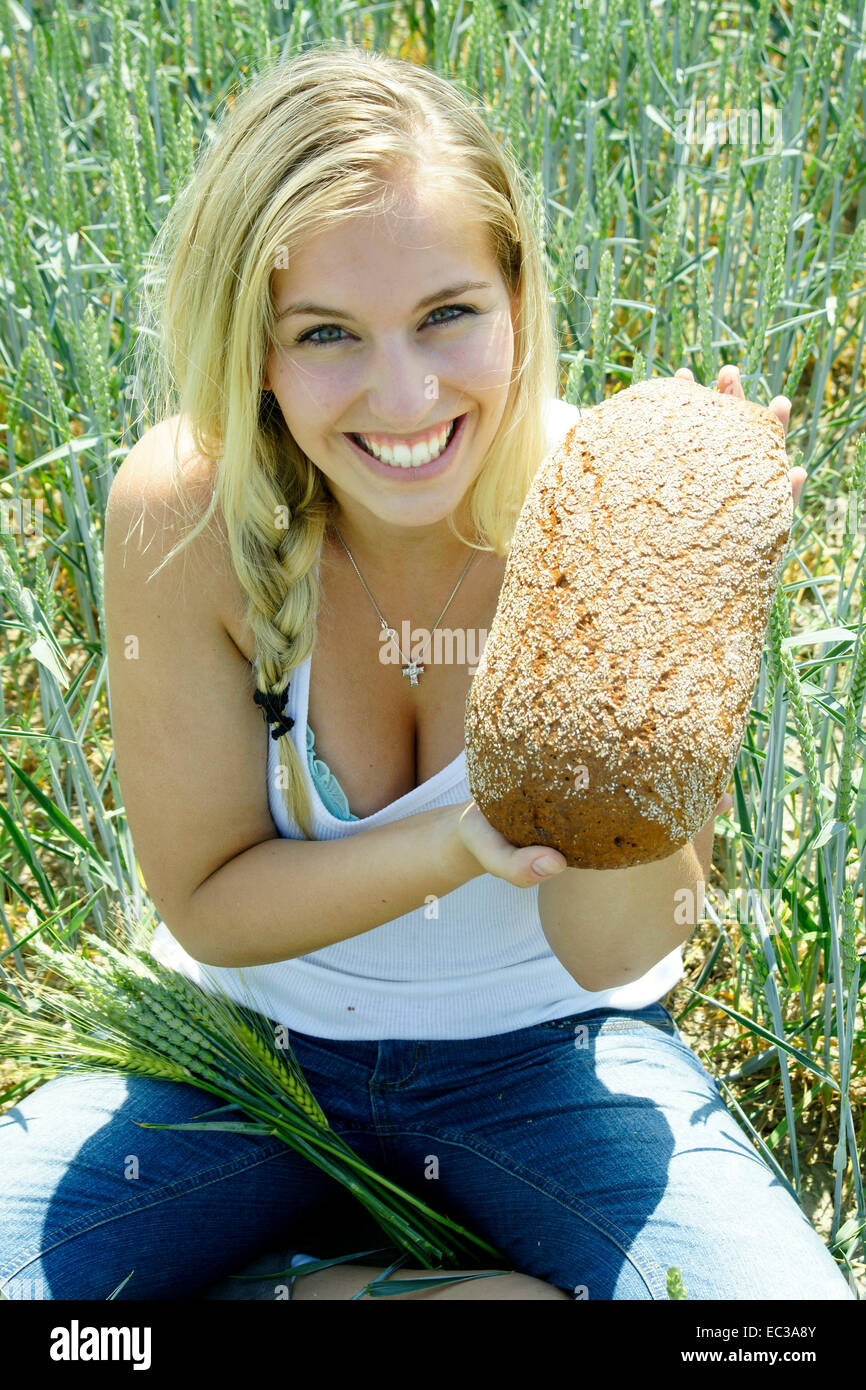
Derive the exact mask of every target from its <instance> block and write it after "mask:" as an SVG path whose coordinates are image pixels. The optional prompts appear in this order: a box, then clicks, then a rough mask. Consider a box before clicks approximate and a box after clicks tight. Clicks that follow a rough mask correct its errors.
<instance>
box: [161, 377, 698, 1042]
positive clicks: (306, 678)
mask: <svg viewBox="0 0 866 1390" xmlns="http://www.w3.org/2000/svg"><path fill="white" fill-rule="evenodd" d="M548 418H549V421H550V424H551V429H550V439H551V444H552V443H554V442H555V441H556V438H558V437H561V435H563V434H564V433H565V432H566V430H567V429H568V428H570V426H571V424H572V423H573V422H574V420H575V419H576V418H577V409H576V407H573V406H565V405H564V404H563V403H562V402H560V401H552V402H550V414H549V417H548ZM311 660H312V658H311V657H308V658H307V660H306V661H305V662H303V663H302V664H301V665H300V666H298V667H296V668H295V670H294V671H293V672H292V678H291V682H290V686H289V700H288V706H287V712H288V714H289V715H290V716H291V717H292V718H293V719H294V721H295V723H294V727H293V728H292V730H291V733H290V735H289V736H290V738H291V739H292V741H293V742H294V745H295V748H296V749H297V752H298V757H299V759H300V763H301V766H302V768H303V769H304V775H305V777H306V779H307V788H308V791H309V795H310V804H311V807H312V815H313V829H314V834H315V838H316V839H317V840H338V839H341V838H342V837H343V836H345V835H359V834H363V833H364V831H365V830H368V829H372V828H373V827H375V826H379V825H388V824H390V823H391V822H392V821H398V820H402V819H404V817H406V816H412V815H417V814H418V813H419V812H421V811H428V810H431V809H432V808H434V807H439V806H452V805H456V804H457V803H458V802H462V801H469V800H470V798H471V792H470V790H469V782H468V778H467V773H466V752H465V749H461V751H460V753H458V755H457V757H456V758H455V759H454V760H453V762H450V763H449V764H448V766H447V767H444V768H442V769H441V770H440V771H439V772H437V773H436V775H435V776H434V777H430V778H428V780H427V781H426V782H422V783H421V785H420V786H418V787H415V788H413V790H412V791H410V792H407V793H406V795H405V796H401V797H400V798H399V799H398V800H397V801H393V802H391V804H390V805H389V806H383V807H382V808H381V810H379V811H375V812H374V813H373V814H372V815H370V816H363V817H361V818H360V819H358V820H352V821H345V820H340V819H339V818H338V817H336V816H334V815H333V814H332V813H331V812H330V811H329V810H328V809H327V807H326V806H325V804H324V802H323V800H322V798H321V796H320V795H319V792H318V789H317V787H316V784H315V782H314V781H313V778H312V777H311V775H310V772H309V767H308V763H307V742H306V729H307V704H308V695H309V687H310V666H311ZM262 735H263V739H265V740H266V742H267V752H266V753H265V751H264V749H263V757H262V763H263V767H262V772H263V775H266V776H267V788H268V804H269V807H270V812H271V816H272V818H273V821H274V825H275V827H276V829H277V830H278V831H279V833H280V835H281V836H282V837H283V838H286V839H302V838H303V836H302V834H301V831H300V828H299V826H298V825H297V822H296V821H295V820H294V818H293V819H292V820H291V822H290V821H289V818H288V815H287V812H286V808H285V803H284V800H283V793H282V791H281V790H280V789H279V788H278V787H277V785H276V782H277V778H276V766H277V763H276V754H277V745H276V742H275V740H274V739H272V738H271V737H270V730H269V729H268V728H267V727H266V726H265V725H264V724H263V726H262ZM291 911H292V908H291V903H290V902H287V905H286V926H287V934H288V929H289V926H290V922H291ZM150 950H151V952H152V954H153V955H154V956H155V957H156V959H157V960H161V961H163V962H164V963H165V964H166V965H170V966H172V967H173V968H174V969H176V970H179V971H180V972H181V974H183V975H186V976H188V977H189V978H190V979H191V980H194V981H195V982H196V983H198V984H200V985H201V986H202V987H203V988H205V989H208V988H209V987H213V986H214V985H215V987H216V988H217V989H219V990H223V991H224V992H225V993H226V994H228V995H229V997H230V998H232V999H233V1000H235V1001H236V1002H238V1003H240V1004H245V1005H247V1006H248V1007H251V1008H254V1009H257V1010H258V1011H259V1012H260V1013H263V1014H265V1015H266V1016H267V1017H268V1018H272V1019H275V1020H276V1021H277V1022H279V1023H282V1024H285V1026H286V1027H287V1028H289V1029H290V1030H292V1029H294V1030H296V1031H298V1032H301V1033H309V1034H311V1035H313V1036H315V1037H322V1038H336V1039H340V1038H345V1039H367V1040H370V1039H373V1040H381V1039H385V1038H409V1039H434V1038H479V1037H485V1036H487V1035H490V1034H493V1033H508V1032H511V1031H512V1030H514V1029H516V1028H527V1027H529V1026H530V1025H532V1024H535V1023H542V1022H546V1021H547V1020H548V1019H552V1018H562V1017H563V1016H565V1015H567V1014H575V1013H585V1012H587V1011H589V1010H590V1009H600V1008H606V1007H609V1008H616V1009H641V1008H644V1007H645V1006H646V1005H647V1004H651V1003H654V1002H655V1001H656V1000H658V999H660V998H662V997H663V996H664V995H665V994H667V992H668V991H669V990H670V989H672V988H673V986H674V985H675V984H676V983H677V981H678V980H679V979H680V978H681V977H682V973H683V964H682V954H681V949H680V948H679V947H677V948H676V949H675V950H673V951H671V952H670V953H669V954H668V955H667V956H665V957H664V958H663V959H662V960H660V961H659V962H658V963H657V964H656V965H655V966H653V968H652V969H651V970H649V971H648V972H647V973H646V974H645V975H642V976H641V977H640V979H638V980H635V981H633V982H632V983H631V984H628V985H621V986H619V987H617V988H615V989H607V990H599V991H595V992H593V991H590V990H585V989H582V988H581V986H580V985H579V984H578V983H577V982H576V981H575V980H574V979H573V977H572V976H571V975H570V974H569V972H568V971H567V970H566V969H565V967H564V966H563V965H562V964H561V963H560V961H559V960H558V958H557V957H556V956H555V955H554V953H553V951H552V950H551V948H550V946H549V945H548V943H547V938H546V937H545V935H544V931H543V929H542V925H541V919H540V917H539V915H538V887H537V886H535V887H532V888H515V887H513V886H512V885H511V884H510V883H506V882H505V880H504V879H501V878H496V877H494V876H493V875H491V874H486V873H485V874H480V875H479V876H478V877H477V878H473V879H470V880H469V882H468V883H465V884H463V886H462V887H460V888H456V889H455V890H454V891H453V892H451V893H447V894H445V896H444V897H441V898H435V897H434V896H433V895H432V894H431V895H430V898H429V900H428V901H427V902H426V903H425V904H423V905H422V906H420V907H418V908H416V909H414V910H413V911H412V912H407V913H404V914H403V916H402V917H395V918H394V919H393V920H391V921H388V922H383V923H382V924H381V926H378V927H374V928H372V929H371V930H369V931H366V932H362V933H361V934H360V935H359V936H353V937H350V938H349V939H348V940H346V941H338V942H336V943H335V944H334V945H332V946H325V947H322V948H321V949H320V950H318V951H311V952H310V953H309V954H308V955H305V956H296V957H295V958H294V959H291V960H284V961H275V962H273V963H272V964H269V965H256V966H243V967H236V968H228V967H223V966H213V965H204V964H201V963H200V962H198V961H196V960H194V959H193V958H192V957H191V956H190V955H189V954H188V953H187V952H186V951H185V950H184V949H183V947H182V946H181V945H180V943H179V942H178V941H177V940H176V939H175V937H173V936H172V934H171V932H170V931H169V930H168V927H167V926H166V925H165V923H164V922H160V923H159V925H158V926H157V928H156V930H155V931H154V933H153V937H152V940H151V945H150ZM211 982H213V985H212V984H211Z"/></svg>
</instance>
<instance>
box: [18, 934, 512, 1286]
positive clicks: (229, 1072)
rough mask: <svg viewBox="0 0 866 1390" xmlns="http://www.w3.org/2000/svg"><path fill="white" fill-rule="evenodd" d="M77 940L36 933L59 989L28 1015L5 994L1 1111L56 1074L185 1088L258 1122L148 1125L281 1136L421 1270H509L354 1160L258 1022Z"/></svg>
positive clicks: (38, 998) (97, 944) (134, 960)
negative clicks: (8, 1076) (22, 1068)
mask: <svg viewBox="0 0 866 1390" xmlns="http://www.w3.org/2000/svg"><path fill="white" fill-rule="evenodd" d="M52 934H53V935H54V933H52ZM56 939H57V940H58V941H60V938H56ZM82 941H83V942H84V943H86V945H87V947H88V948H89V951H88V954H87V955H85V954H83V953H82V952H80V951H75V950H72V949H70V948H69V947H68V946H63V947H62V948H61V947H55V946H51V945H49V944H48V942H47V941H46V940H45V939H44V938H43V937H42V936H41V935H40V933H38V932H37V933H34V934H33V936H32V937H31V938H30V945H31V946H32V948H33V950H34V951H35V952H36V953H37V954H38V955H39V956H40V957H41V959H42V960H43V961H44V963H45V965H46V966H48V967H49V968H50V970H51V971H52V972H53V973H54V974H56V975H57V976H59V977H60V980H61V982H62V985H61V987H56V986H54V985H49V984H47V983H45V982H44V981H40V982H38V983H32V982H31V985H30V994H29V997H26V998H25V1003H24V1005H23V1006H22V1005H21V1004H20V1003H19V1002H18V1001H17V1000H15V999H13V998H12V997H11V996H9V995H7V994H5V993H0V1010H5V1011H6V1013H7V1023H6V1026H5V1028H4V1030H3V1032H4V1034H5V1035H6V1036H4V1039H3V1052H4V1055H5V1056H6V1057H8V1058H15V1059H16V1060H18V1061H20V1062H22V1063H24V1064H29V1066H28V1070H27V1076H26V1079H25V1080H24V1081H18V1082H17V1083H16V1084H15V1086H14V1087H12V1088H11V1089H10V1090H7V1091H6V1092H5V1093H2V1094H0V1105H4V1104H8V1103H9V1101H10V1099H11V1098H12V1097H13V1095H14V1094H19V1095H20V1094H21V1093H23V1092H24V1091H27V1090H30V1089H32V1087H33V1084H34V1082H41V1081H45V1080H49V1079H50V1078H51V1077H53V1076H56V1075H57V1074H58V1073H60V1072H69V1071H87V1070H93V1069H96V1070H110V1071H128V1072H132V1073H135V1074H137V1075H139V1076H149V1077H156V1078H161V1079H164V1080H168V1081H182V1082H186V1083H187V1084H189V1085H193V1086H198V1087H200V1088H201V1089H202V1090H205V1091H209V1092H211V1093H212V1094H213V1095H215V1096H219V1097H221V1098H222V1099H223V1100H224V1101H226V1103H227V1107H231V1106H236V1107H237V1108H239V1109H240V1110H242V1111H244V1112H245V1113H246V1114H247V1115H248V1116H249V1117H250V1119H251V1120H252V1121H253V1122H254V1123H252V1124H249V1123H244V1122H240V1121H237V1122H236V1121H229V1120H216V1121H204V1122H201V1123H199V1124H185V1125H158V1124H153V1125H145V1126H144V1127H145V1128H152V1129H176V1128H181V1129H191V1128H199V1129H210V1128H219V1129H231V1130H235V1131H239V1132H245V1133H250V1134H260V1135H275V1136H277V1137H278V1138H280V1139H281V1140H282V1141H283V1142H284V1143H285V1144H287V1145H288V1146H289V1148H292V1149H294V1150H295V1151H296V1152H298V1153H301V1154H303V1155H304V1156H305V1157H306V1158H308V1159H309V1161H310V1162H311V1163H313V1164H315V1165H316V1167H318V1168H320V1169H322V1171H323V1172H325V1173H328V1174H329V1175H330V1176H331V1177H333V1178H334V1179H335V1180H336V1181H337V1182H339V1183H341V1184H342V1186H343V1187H345V1188H347V1189H348V1191H349V1192H351V1193H352V1194H353V1196H355V1197H356V1198H357V1200H358V1201H359V1202H360V1203H361V1204H362V1206H364V1207H365V1208H366V1209H367V1211H368V1212H369V1213H370V1214H371V1215H372V1216H373V1217H374V1219H375V1220H376V1221H377V1222H378V1224H379V1225H380V1226H381V1228H382V1230H383V1231H384V1232H385V1233H386V1235H387V1236H388V1239H389V1241H390V1242H391V1244H392V1245H393V1246H395V1247H396V1248H397V1249H398V1250H401V1251H403V1252H406V1254H407V1255H411V1256H413V1257H414V1258H415V1259H416V1260H418V1262H419V1263H420V1264H421V1265H423V1266H424V1267H425V1268H434V1267H442V1266H444V1267H451V1268H454V1267H456V1266H458V1265H461V1264H463V1265H466V1264H467V1263H469V1264H471V1263H473V1262H474V1263H476V1264H478V1263H484V1264H488V1265H491V1266H496V1267H497V1268H498V1269H501V1270H503V1271H504V1270H506V1269H508V1268H510V1266H509V1265H508V1263H507V1261H506V1260H505V1259H504V1257H503V1256H502V1255H501V1254H500V1253H499V1252H498V1251H497V1250H496V1249H495V1248H494V1247H493V1246H491V1245H489V1244H488V1243H487V1242H486V1241H484V1240H482V1239H481V1238H480V1237H478V1236H475V1235H473V1234H472V1233H471V1232H469V1231H467V1230H466V1229H465V1228H464V1227H463V1226H461V1225H460V1224H459V1223H458V1222H455V1221H453V1220H451V1218H449V1217H447V1216H444V1215H442V1214H440V1213H438V1212H436V1211H434V1210H433V1209H432V1208H431V1207H429V1206H427V1204H426V1203H425V1202H423V1201H421V1200H420V1198H417V1197H415V1196H413V1195H412V1194H411V1193H409V1192H407V1191H405V1190H404V1189H403V1188H401V1187H400V1186H399V1185H398V1184H397V1183H394V1182H391V1181H390V1180H389V1179H388V1178H386V1177H384V1176H383V1175H382V1174H380V1173H377V1172H376V1171H375V1170H374V1169H372V1168H370V1167H369V1166H368V1165H367V1164H366V1163H365V1162H364V1161H363V1160H362V1159H361V1158H360V1157H359V1156H358V1155H357V1154H356V1153H354V1152H353V1150H352V1149H351V1148H350V1146H349V1145H348V1144H347V1143H346V1142H345V1140H343V1139H341V1138H340V1136H339V1135H337V1134H336V1133H335V1132H334V1130H333V1129H332V1128H331V1126H330V1124H329V1122H328V1119H327V1116H326V1115H325V1114H324V1112H323V1111H322V1109H321V1107H320V1106H319V1104H318V1102H317V1101H316V1098H315V1096H314V1095H313V1093H312V1091H311V1090H310V1087H309V1085H308V1083H307V1081H306V1079H305V1078H304V1075H303V1072H302V1070H301V1068H300V1066H299V1064H298V1061H297V1059H296V1057H295V1055H294V1052H293V1051H292V1049H291V1047H290V1046H289V1045H288V1044H286V1046H285V1047H283V1046H280V1047H279V1048H277V1045H276V1041H275V1039H273V1038H272V1037H271V1036H270V1033H269V1031H268V1027H267V1024H266V1022H265V1020H264V1018H263V1016H261V1015H258V1014H256V1013H255V1012H254V1011H252V1010H249V1011H248V1010H242V1009H241V1008H240V1007H239V1006H238V1005H237V1004H235V1003H234V1002H233V1001H232V1000H230V999H229V998H228V997H227V996H220V995H218V994H217V993H213V994H212V993H210V992H207V991H205V990H203V989H201V988H200V987H199V986H198V985H196V984H194V983H193V982H192V981H190V980H187V979H185V978H184V977H183V976H181V975H179V974H177V972H175V971H173V970H171V969H169V968H168V967H167V966H165V965H163V964H162V963H161V962H159V961H157V960H156V959H154V958H153V957H151V956H149V955H147V954H146V952H145V951H144V950H143V949H141V948H138V947H132V946H130V945H127V944H125V943H123V942H122V941H120V940H119V939H118V940H116V941H115V942H114V943H112V942H111V941H106V940H102V939H100V938H98V937H96V936H94V935H93V934H91V933H88V932H83V933H82ZM9 1015H12V1016H14V1017H13V1018H11V1019H10V1017H9ZM278 1054H279V1055H278ZM491 1272H494V1271H493V1270H491Z"/></svg>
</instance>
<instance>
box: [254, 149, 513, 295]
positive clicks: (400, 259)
mask: <svg viewBox="0 0 866 1390" xmlns="http://www.w3.org/2000/svg"><path fill="white" fill-rule="evenodd" d="M460 201H463V202H464V203H465V198H464V199H462V200H461V199H459V198H458V196H457V194H456V191H455V189H454V188H453V187H452V188H449V186H448V179H447V175H440V176H439V177H438V178H434V179H432V180H431V181H430V182H429V184H422V185H421V186H420V187H418V186H415V187H409V188H401V189H400V190H399V192H398V196H397V198H396V199H395V202H394V205H393V206H392V207H388V208H387V209H386V210H385V211H384V212H376V213H369V212H361V213H358V212H348V213H345V214H341V215H340V216H339V217H338V218H337V219H336V220H335V221H334V223H333V225H331V226H329V227H327V228H326V229H325V230H323V231H319V232H316V233H314V234H312V235H310V236H309V237H307V238H306V239H304V240H303V242H301V243H300V244H299V245H297V246H296V247H295V249H294V251H293V253H292V254H291V255H290V257H289V265H288V266H287V267H285V268H280V269H276V270H274V271H273V273H272V276H271V286H272V291H273V298H274V304H275V306H276V309H277V311H278V312H279V311H280V310H281V309H283V308H284V307H285V306H286V305H288V304H289V303H291V302H292V301H293V300H296V299H302V298H306V299H310V298H315V299H316V300H317V301H318V302H321V303H324V304H329V305H333V307H335V308H337V307H340V308H342V309H345V310H346V311H347V312H352V311H353V310H355V309H358V310H360V308H361V307H362V306H363V305H364V304H365V303H366V304H368V305H369V304H375V305H377V306H378V305H381V304H382V303H383V302H385V303H393V304H395V305H396V304H398V303H400V302H408V303H409V304H414V303H415V302H416V301H417V300H418V299H420V298H421V297H422V296H423V294H424V292H425V291H428V292H433V291H434V290H436V289H437V288H438V287H439V286H440V285H443V286H444V285H448V284H453V283H456V282H457V281H459V280H461V279H470V278H476V279H482V278H483V279H487V280H491V281H492V282H493V283H494V284H497V285H498V284H504V282H503V281H502V277H501V275H500V274H499V271H498V267H497V265H496V261H495V258H494V256H493V253H492V250H491V246H490V237H489V233H488V231H487V228H486V227H485V226H484V224H483V223H481V222H479V221H478V220H477V219H475V218H473V217H472V216H471V214H469V213H468V212H467V211H466V210H464V212H463V213H462V214H460V215H458V213H457V210H456V209H457V206H458V203H459V202H460Z"/></svg>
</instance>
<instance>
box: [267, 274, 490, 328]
mask: <svg viewBox="0 0 866 1390" xmlns="http://www.w3.org/2000/svg"><path fill="white" fill-rule="evenodd" d="M492 288H493V287H492V285H491V284H490V281H489V280H464V281H463V282H462V283H461V284H459V285H446V287H445V289H444V290H437V291H436V293H435V294H428V295H425V297H424V298H423V299H421V300H419V301H418V303H417V304H416V305H415V308H414V309H413V310H412V313H413V314H417V313H419V312H420V311H421V310H422V309H426V308H427V306H428V304H435V303H436V301H437V300H439V299H452V298H454V297H455V296H456V295H460V294H467V293H468V292H469V291H470V290H489V289H492ZM290 314H321V315H325V316H327V317H329V318H333V319H351V318H352V317H353V315H352V314H345V313H343V311H342V309H329V308H328V307H327V306H326V305H323V304H311V303H310V301H309V300H307V299H301V300H299V301H298V302H297V303H296V304H289V305H287V306H286V308H285V309H281V310H280V312H279V313H278V314H277V319H276V321H277V323H279V321H280V319H284V318H287V317H288V316H289V315H290Z"/></svg>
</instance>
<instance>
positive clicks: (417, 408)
mask: <svg viewBox="0 0 866 1390" xmlns="http://www.w3.org/2000/svg"><path fill="white" fill-rule="evenodd" d="M361 391H362V393H363V394H365V395H366V414H367V416H368V423H369V425H370V427H371V428H372V427H373V422H374V421H375V427H376V428H377V429H380V430H382V432H383V433H391V434H412V433H413V431H416V430H420V429H423V428H424V426H425V424H427V423H428V421H430V420H432V419H435V418H436V401H437V400H438V397H439V378H438V376H437V375H436V373H435V372H432V371H431V369H430V356H429V353H424V352H423V351H422V350H421V348H419V347H417V346H416V345H415V344H413V343H407V342H406V339H405V337H402V336H400V335H397V334H394V335H392V336H391V337H389V338H387V339H385V338H383V339H380V340H379V342H378V343H377V345H376V346H375V348H374V349H373V351H372V352H371V353H370V354H369V356H368V357H367V361H366V366H365V369H364V372H363V376H362V380H361ZM361 413H362V414H363V413H364V412H363V411H361Z"/></svg>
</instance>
